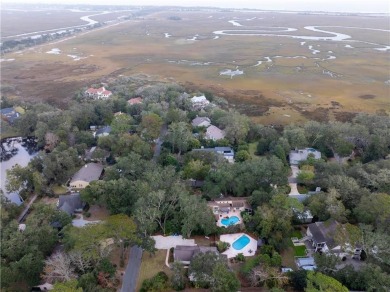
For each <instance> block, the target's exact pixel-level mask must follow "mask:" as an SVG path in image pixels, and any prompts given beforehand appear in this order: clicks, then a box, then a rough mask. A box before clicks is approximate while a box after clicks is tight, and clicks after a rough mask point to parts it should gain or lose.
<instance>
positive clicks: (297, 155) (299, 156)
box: [289, 148, 321, 165]
mask: <svg viewBox="0 0 390 292" xmlns="http://www.w3.org/2000/svg"><path fill="white" fill-rule="evenodd" d="M309 155H313V157H314V158H315V159H320V158H321V152H319V151H317V150H315V149H313V148H305V149H297V150H292V151H290V155H289V158H290V165H297V164H299V162H301V161H305V160H307V158H308V157H309Z"/></svg>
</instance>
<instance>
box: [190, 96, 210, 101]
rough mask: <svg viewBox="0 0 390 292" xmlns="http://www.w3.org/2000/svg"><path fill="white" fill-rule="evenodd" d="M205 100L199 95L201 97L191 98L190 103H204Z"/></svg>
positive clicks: (204, 97)
mask: <svg viewBox="0 0 390 292" xmlns="http://www.w3.org/2000/svg"><path fill="white" fill-rule="evenodd" d="M205 101H207V102H208V100H207V98H206V96H204V95H201V96H194V97H193V98H191V102H205Z"/></svg>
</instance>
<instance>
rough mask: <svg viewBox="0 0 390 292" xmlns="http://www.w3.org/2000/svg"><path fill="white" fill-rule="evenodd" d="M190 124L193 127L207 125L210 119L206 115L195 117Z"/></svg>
mask: <svg viewBox="0 0 390 292" xmlns="http://www.w3.org/2000/svg"><path fill="white" fill-rule="evenodd" d="M191 125H192V126H193V127H206V128H207V127H208V126H210V125H211V121H210V119H209V118H207V117H196V118H195V119H193V120H192V122H191Z"/></svg>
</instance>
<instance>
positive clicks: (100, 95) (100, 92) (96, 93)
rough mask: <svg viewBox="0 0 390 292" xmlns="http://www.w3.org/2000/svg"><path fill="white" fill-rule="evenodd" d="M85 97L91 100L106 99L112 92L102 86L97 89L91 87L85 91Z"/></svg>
mask: <svg viewBox="0 0 390 292" xmlns="http://www.w3.org/2000/svg"><path fill="white" fill-rule="evenodd" d="M85 95H86V96H88V97H92V98H93V99H107V98H109V97H110V96H111V95H112V92H111V91H109V90H107V89H106V88H104V86H102V87H100V88H97V89H96V88H92V87H91V88H88V89H87V90H86V91H85Z"/></svg>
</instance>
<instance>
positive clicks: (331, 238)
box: [306, 220, 362, 259]
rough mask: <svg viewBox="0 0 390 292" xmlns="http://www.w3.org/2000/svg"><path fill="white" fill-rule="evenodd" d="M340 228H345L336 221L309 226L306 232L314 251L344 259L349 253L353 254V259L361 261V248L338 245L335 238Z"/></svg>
mask: <svg viewBox="0 0 390 292" xmlns="http://www.w3.org/2000/svg"><path fill="white" fill-rule="evenodd" d="M338 228H343V226H342V224H340V223H339V222H337V221H335V220H328V221H325V222H316V223H312V224H309V225H308V227H307V231H306V238H307V239H309V241H310V242H311V245H312V247H313V251H315V252H320V253H326V254H334V255H337V256H339V257H340V258H343V259H344V258H346V257H347V255H348V253H351V254H353V255H352V257H354V258H359V259H360V255H361V253H362V248H361V246H359V245H356V246H352V247H351V246H350V245H346V246H345V247H342V246H340V245H339V244H337V243H336V240H335V236H336V232H337V229H338ZM347 252H348V253H347Z"/></svg>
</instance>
